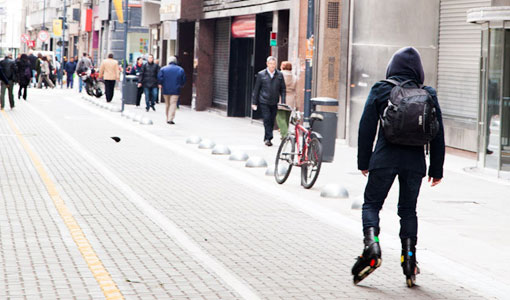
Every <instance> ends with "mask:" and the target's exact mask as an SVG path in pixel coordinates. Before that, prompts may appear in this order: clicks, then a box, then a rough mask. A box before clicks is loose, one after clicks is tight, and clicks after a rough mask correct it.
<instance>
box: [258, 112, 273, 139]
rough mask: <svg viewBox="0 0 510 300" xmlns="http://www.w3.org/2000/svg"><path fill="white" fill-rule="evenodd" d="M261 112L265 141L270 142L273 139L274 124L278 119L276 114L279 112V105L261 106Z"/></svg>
mask: <svg viewBox="0 0 510 300" xmlns="http://www.w3.org/2000/svg"><path fill="white" fill-rule="evenodd" d="M259 107H260V112H261V113H262V118H263V119H264V131H265V133H264V141H270V140H272V139H273V129H274V122H275V119H276V112H277V111H278V105H268V104H260V105H259Z"/></svg>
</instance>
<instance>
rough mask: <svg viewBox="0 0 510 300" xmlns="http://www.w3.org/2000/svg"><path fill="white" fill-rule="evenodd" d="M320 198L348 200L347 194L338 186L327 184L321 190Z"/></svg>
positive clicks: (345, 190)
mask: <svg viewBox="0 0 510 300" xmlns="http://www.w3.org/2000/svg"><path fill="white" fill-rule="evenodd" d="M321 197H323V198H337V199H347V198H349V192H348V191H347V189H346V188H344V187H343V186H341V185H339V184H327V185H325V186H324V187H323V188H322V189H321Z"/></svg>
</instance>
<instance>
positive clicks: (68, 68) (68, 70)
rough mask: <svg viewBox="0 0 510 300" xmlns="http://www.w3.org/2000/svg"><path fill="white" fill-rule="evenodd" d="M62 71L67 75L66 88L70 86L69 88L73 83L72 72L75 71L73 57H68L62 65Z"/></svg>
mask: <svg viewBox="0 0 510 300" xmlns="http://www.w3.org/2000/svg"><path fill="white" fill-rule="evenodd" d="M64 71H65V72H66V77H67V88H69V86H71V89H72V88H73V85H74V73H75V72H76V62H75V61H74V57H71V58H69V61H68V62H67V63H66V64H65V66H64Z"/></svg>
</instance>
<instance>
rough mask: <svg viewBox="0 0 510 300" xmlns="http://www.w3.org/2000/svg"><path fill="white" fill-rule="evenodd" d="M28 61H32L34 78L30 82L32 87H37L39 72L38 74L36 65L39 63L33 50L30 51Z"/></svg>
mask: <svg viewBox="0 0 510 300" xmlns="http://www.w3.org/2000/svg"><path fill="white" fill-rule="evenodd" d="M28 59H29V60H30V66H31V67H32V78H31V80H30V83H31V86H32V87H35V86H36V84H37V77H36V75H37V72H36V63H37V56H35V55H34V52H33V51H32V50H30V51H28Z"/></svg>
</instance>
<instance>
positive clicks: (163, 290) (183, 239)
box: [0, 89, 510, 299]
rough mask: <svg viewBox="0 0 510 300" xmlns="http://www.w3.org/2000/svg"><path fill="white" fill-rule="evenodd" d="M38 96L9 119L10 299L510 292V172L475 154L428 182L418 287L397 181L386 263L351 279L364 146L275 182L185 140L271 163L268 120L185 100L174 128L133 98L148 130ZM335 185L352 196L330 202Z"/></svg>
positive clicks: (5, 160)
mask: <svg viewBox="0 0 510 300" xmlns="http://www.w3.org/2000/svg"><path fill="white" fill-rule="evenodd" d="M116 93H117V94H119V91H118V90H117V91H116ZM28 94H29V95H28V102H22V101H17V102H16V103H17V104H16V105H17V106H16V108H15V109H14V110H12V111H11V110H10V109H9V108H6V110H5V111H4V112H2V113H1V114H0V161H1V165H0V194H1V195H0V197H1V198H0V237H1V240H0V299H510V296H509V295H510V276H508V274H507V270H508V269H509V268H510V260H509V255H508V253H510V239H508V238H507V237H508V236H510V226H509V225H510V220H509V218H508V215H509V214H510V205H508V201H509V199H510V197H509V195H510V182H508V181H502V180H497V179H493V178H491V177H490V176H486V175H484V174H481V173H478V172H473V171H469V170H467V168H468V167H472V166H474V165H475V164H476V162H475V161H473V160H471V159H468V158H463V157H459V156H454V155H448V157H447V163H446V168H445V169H446V171H445V179H444V182H443V183H442V184H441V185H440V186H438V187H435V188H430V186H429V185H427V184H426V182H425V181H424V184H423V187H422V193H421V197H420V199H419V207H418V214H419V217H420V235H419V241H418V250H417V258H418V261H419V263H420V267H421V272H422V274H420V275H418V279H417V284H418V286H417V287H415V288H413V289H409V288H407V286H406V284H405V277H404V275H403V274H402V271H401V268H400V241H399V240H398V229H399V223H398V217H397V215H396V202H397V197H398V184H395V186H394V188H393V189H392V192H391V193H390V196H389V197H388V200H387V203H386V204H385V208H384V210H383V211H382V212H381V218H382V224H381V228H382V233H381V235H380V239H381V246H382V251H383V264H382V266H381V268H379V269H378V270H377V271H376V272H375V273H373V274H372V275H371V276H369V277H368V278H367V279H365V280H364V281H363V282H361V283H360V285H359V286H354V285H353V284H352V276H351V274H350V269H351V267H352V265H353V263H354V261H355V257H356V256H358V255H359V254H360V253H361V250H362V230H361V221H360V215H361V212H360V210H357V209H351V204H352V203H353V202H355V203H356V202H359V201H360V200H361V198H360V197H361V195H362V193H363V189H364V184H365V182H366V179H365V178H364V177H363V176H361V175H360V174H359V172H358V171H357V170H356V150H355V149H353V148H349V147H347V146H345V145H343V144H342V143H341V142H339V143H338V145H337V151H336V155H335V162H334V163H332V164H324V165H323V169H322V172H321V175H320V177H319V180H318V181H317V183H316V185H315V187H314V188H313V189H312V190H304V189H302V188H301V187H300V186H299V170H298V169H294V170H293V171H292V172H293V173H292V174H291V176H290V178H289V179H288V181H287V182H286V183H285V184H284V185H278V184H276V182H275V181H274V178H272V177H270V176H266V175H265V171H266V169H265V168H261V169H248V168H245V167H244V163H242V162H232V161H229V160H228V156H213V155H211V154H210V152H211V151H210V150H199V149H198V148H197V146H196V145H189V144H186V143H185V141H186V138H187V137H188V136H191V135H199V136H201V137H203V138H210V139H212V140H214V141H215V142H216V143H218V144H226V145H228V146H230V147H231V149H232V150H243V151H246V152H247V153H248V154H249V155H257V156H261V157H264V158H265V159H266V160H267V161H268V163H269V164H273V163H274V157H275V153H276V150H277V146H274V147H272V148H267V147H265V146H263V143H262V133H263V128H262V126H261V125H260V124H259V123H257V122H250V120H247V119H236V118H226V117H224V116H222V115H221V114H220V113H217V112H194V111H191V110H190V109H189V108H185V107H182V108H181V109H179V110H178V111H177V117H176V120H175V121H176V123H177V124H176V125H174V126H170V125H168V124H166V123H165V119H164V104H159V105H157V107H156V109H157V111H156V112H153V111H150V112H148V113H146V112H145V110H144V109H141V108H140V109H136V108H133V107H127V110H129V111H134V112H136V113H138V114H141V115H143V116H146V117H149V118H151V119H152V120H153V121H154V125H141V124H139V123H135V122H133V121H131V120H128V119H126V118H123V117H121V115H120V113H118V112H111V111H108V110H106V109H103V108H100V107H98V106H95V105H93V104H91V103H90V102H88V101H85V100H84V99H83V96H84V95H82V94H78V93H77V92H76V90H74V91H69V90H60V89H55V90H36V89H29V91H28ZM118 96H119V95H117V96H116V98H115V100H114V105H120V104H119V103H120V102H119V98H118ZM102 101H104V99H102ZM142 102H143V99H142ZM142 106H143V104H142ZM114 136H115V137H120V138H121V141H120V142H118V143H116V142H115V141H113V140H112V139H111V138H110V137H114ZM275 136H278V133H277V132H275ZM275 141H276V139H275ZM275 144H277V143H275ZM329 183H337V184H341V185H343V186H344V187H345V188H346V189H347V190H348V191H349V195H350V197H349V199H327V198H321V197H320V189H321V187H323V186H324V185H326V184H329Z"/></svg>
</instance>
